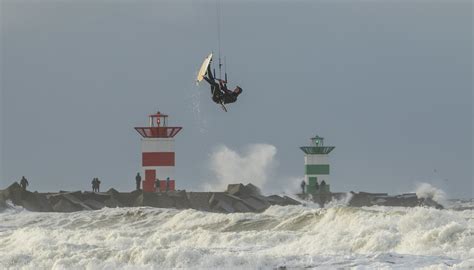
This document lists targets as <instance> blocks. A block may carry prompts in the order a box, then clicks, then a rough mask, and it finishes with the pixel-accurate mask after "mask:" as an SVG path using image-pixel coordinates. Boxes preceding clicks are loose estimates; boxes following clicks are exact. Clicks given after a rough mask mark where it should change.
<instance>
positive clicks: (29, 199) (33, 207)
mask: <svg viewBox="0 0 474 270" xmlns="http://www.w3.org/2000/svg"><path fill="white" fill-rule="evenodd" d="M23 195H24V197H23V199H22V205H23V207H24V208H25V209H27V210H29V211H36V212H52V211H53V208H52V207H51V204H49V202H48V199H47V198H46V195H45V194H41V193H38V192H34V193H31V192H24V194H23Z"/></svg>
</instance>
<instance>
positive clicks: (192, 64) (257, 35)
mask: <svg viewBox="0 0 474 270" xmlns="http://www.w3.org/2000/svg"><path fill="white" fill-rule="evenodd" d="M0 7H1V14H0V15H1V17H0V23H1V42H0V45H1V125H0V127H1V142H2V144H1V146H2V148H1V154H2V155H1V162H0V164H1V167H0V169H1V177H2V178H1V180H0V181H1V182H0V188H3V187H5V186H7V185H9V184H10V183H11V182H12V181H14V180H17V179H19V178H20V177H21V176H22V175H25V176H27V177H28V178H29V179H30V182H31V189H33V190H41V191H49V190H58V189H68V190H73V189H89V185H90V184H89V183H90V180H91V178H92V177H94V176H98V177H100V178H101V179H102V180H103V183H104V188H108V187H110V186H114V187H116V188H118V189H121V190H130V189H132V188H133V186H134V184H133V177H134V175H135V173H136V172H137V171H138V170H139V165H140V141H139V135H138V134H137V133H136V132H135V130H134V129H133V127H134V126H142V125H146V123H147V122H146V120H147V119H146V115H147V114H149V113H151V112H154V111H155V110H157V109H158V108H159V109H160V110H161V111H163V112H166V113H168V114H170V115H171V117H172V118H171V122H172V123H175V124H176V125H182V126H183V127H184V129H183V131H182V132H181V134H179V135H178V136H177V138H176V139H177V141H176V151H177V181H178V186H179V187H180V188H186V189H188V190H192V189H194V188H197V187H199V186H200V183H201V182H202V181H205V180H206V179H208V178H210V177H212V176H211V175H210V172H209V168H208V167H209V166H208V164H207V163H208V159H209V153H210V152H211V151H212V150H213V148H214V147H215V146H216V145H218V144H225V145H227V146H228V147H230V148H232V149H236V150H240V149H242V148H243V147H245V145H247V144H251V143H268V144H272V145H274V146H275V147H276V148H277V149H278V153H277V159H278V163H279V165H278V167H277V168H276V172H275V179H276V180H275V182H276V183H275V186H276V187H278V186H279V185H283V183H282V182H283V181H285V180H284V179H286V178H287V177H294V176H303V154H302V152H301V151H300V150H299V149H298V147H299V146H302V145H305V144H307V143H308V139H309V137H311V136H312V135H314V134H315V133H318V134H320V135H322V136H324V137H325V138H326V143H327V144H332V145H335V146H336V150H335V151H334V152H333V155H332V189H333V190H336V191H349V190H356V191H357V190H365V191H386V192H390V193H398V192H406V191H410V190H412V189H413V188H414V183H416V182H428V183H432V184H434V185H436V186H439V187H442V188H443V189H445V191H447V192H448V194H449V195H450V196H452V197H473V193H474V187H473V182H474V179H473V174H472V167H473V158H472V152H473V141H472V138H473V111H472V103H473V94H472V92H473V87H472V61H473V55H472V36H473V29H472V2H470V1H432V2H430V1H418V2H413V1H381V0H380V1H308V2H305V1H298V2H294V1H288V2H285V1H281V2H273V1H261V2H257V1H245V2H240V1H227V0H224V1H223V7H222V8H223V10H222V12H223V15H224V18H223V25H222V26H223V38H222V45H223V51H224V53H225V55H226V56H227V62H228V71H229V74H230V80H231V85H232V86H233V85H234V84H236V83H237V84H239V85H241V86H242V88H243V89H244V94H243V95H242V96H241V99H240V100H239V102H238V103H236V104H235V105H232V106H230V112H229V113H227V114H224V113H222V112H221V110H220V108H218V107H217V106H215V105H214V104H212V103H211V101H210V99H209V90H208V89H207V88H206V87H204V86H201V87H199V88H198V87H196V86H195V84H194V82H193V80H194V77H195V73H196V70H197V68H198V66H199V65H200V62H201V61H202V59H203V58H204V57H205V56H206V55H207V54H208V53H209V52H210V51H216V49H217V39H216V25H215V22H216V6H215V1H72V0H71V1H49V2H48V1H42V2H39V1H5V0H3V1H1V6H0ZM198 94H199V96H197V97H196V95H198ZM193 96H194V97H193ZM197 100H199V105H200V110H201V112H200V113H197V112H196V110H195V109H193V107H194V105H195V103H196V101H197ZM203 129H204V130H205V132H202V130H203ZM274 188H275V187H274Z"/></svg>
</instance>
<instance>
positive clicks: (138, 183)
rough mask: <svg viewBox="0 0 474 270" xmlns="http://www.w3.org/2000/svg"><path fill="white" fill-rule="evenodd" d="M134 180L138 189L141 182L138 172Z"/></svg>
mask: <svg viewBox="0 0 474 270" xmlns="http://www.w3.org/2000/svg"><path fill="white" fill-rule="evenodd" d="M135 181H136V182H137V190H140V187H141V183H142V177H141V176H140V173H137V176H135Z"/></svg>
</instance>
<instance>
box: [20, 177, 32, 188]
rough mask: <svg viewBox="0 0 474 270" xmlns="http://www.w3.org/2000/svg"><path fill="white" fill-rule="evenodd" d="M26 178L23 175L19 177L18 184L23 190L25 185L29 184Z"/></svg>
mask: <svg viewBox="0 0 474 270" xmlns="http://www.w3.org/2000/svg"><path fill="white" fill-rule="evenodd" d="M29 184H30V183H28V180H26V178H25V177H24V176H22V177H21V180H20V186H21V188H22V189H23V190H26V187H27V186H28V185H29Z"/></svg>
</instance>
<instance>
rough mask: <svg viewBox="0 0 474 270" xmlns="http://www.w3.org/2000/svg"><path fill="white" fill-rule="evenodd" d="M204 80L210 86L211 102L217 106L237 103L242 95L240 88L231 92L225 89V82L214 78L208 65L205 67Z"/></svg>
mask: <svg viewBox="0 0 474 270" xmlns="http://www.w3.org/2000/svg"><path fill="white" fill-rule="evenodd" d="M204 80H206V82H207V83H209V85H210V86H211V94H212V101H214V102H215V103H217V104H221V105H225V104H230V103H234V102H236V101H237V98H238V96H239V95H240V94H242V88H240V86H237V87H236V88H235V89H234V90H233V91H231V90H229V89H228V88H227V82H226V81H224V80H220V79H216V78H214V75H213V74H212V71H211V65H210V64H209V65H208V66H207V72H206V75H205V76H204Z"/></svg>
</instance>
